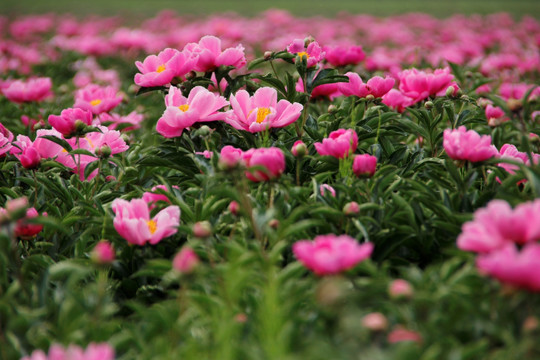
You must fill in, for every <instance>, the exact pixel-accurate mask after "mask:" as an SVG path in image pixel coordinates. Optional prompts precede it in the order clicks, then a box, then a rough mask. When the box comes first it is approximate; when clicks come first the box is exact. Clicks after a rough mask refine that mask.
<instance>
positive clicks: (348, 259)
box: [292, 234, 373, 275]
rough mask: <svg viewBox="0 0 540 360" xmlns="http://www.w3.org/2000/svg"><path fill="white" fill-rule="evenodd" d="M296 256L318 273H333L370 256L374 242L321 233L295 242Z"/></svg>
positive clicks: (294, 251) (350, 266)
mask: <svg viewBox="0 0 540 360" xmlns="http://www.w3.org/2000/svg"><path fill="white" fill-rule="evenodd" d="M292 250H293V253H294V256H296V258H297V259H298V261H300V262H301V263H302V264H303V265H304V266H305V267H307V268H308V269H310V270H312V271H313V272H315V274H317V275H332V274H337V273H340V272H342V271H345V270H348V269H351V268H353V267H354V266H356V265H357V264H358V263H359V262H361V261H362V260H365V259H367V258H369V256H370V255H371V252H372V251H373V244H372V243H364V244H361V245H360V244H359V243H358V242H357V241H356V240H355V239H353V238H352V237H350V236H348V235H341V236H336V235H332V234H329V235H319V236H317V237H315V239H314V240H313V241H309V240H301V241H297V242H296V243H294V244H293V247H292Z"/></svg>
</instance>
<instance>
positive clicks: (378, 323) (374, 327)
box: [362, 312, 388, 331]
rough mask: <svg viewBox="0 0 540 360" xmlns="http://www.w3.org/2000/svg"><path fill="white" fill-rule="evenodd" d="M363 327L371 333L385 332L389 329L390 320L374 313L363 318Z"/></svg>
mask: <svg viewBox="0 0 540 360" xmlns="http://www.w3.org/2000/svg"><path fill="white" fill-rule="evenodd" d="M362 326H363V327H365V328H367V329H369V330H371V331H384V330H386V328H388V320H387V319H386V316H384V315H383V314H381V313H380V312H374V313H370V314H367V315H366V316H364V317H363V318H362Z"/></svg>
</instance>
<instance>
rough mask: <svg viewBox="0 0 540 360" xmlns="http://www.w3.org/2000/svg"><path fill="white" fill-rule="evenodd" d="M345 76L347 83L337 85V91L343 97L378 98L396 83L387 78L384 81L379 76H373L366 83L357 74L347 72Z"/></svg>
mask: <svg viewBox="0 0 540 360" xmlns="http://www.w3.org/2000/svg"><path fill="white" fill-rule="evenodd" d="M345 75H346V76H347V77H348V78H349V82H348V83H339V90H340V91H341V93H342V94H343V95H345V96H351V95H356V96H358V97H360V98H365V97H366V96H368V95H373V97H375V98H380V97H383V95H385V94H386V93H388V92H389V91H390V89H392V87H393V86H394V84H395V82H396V81H395V80H394V79H393V78H391V77H388V76H387V77H386V78H384V79H383V78H382V77H380V76H374V77H372V78H371V79H369V80H368V82H367V83H364V82H363V81H362V79H361V78H360V75H358V74H357V73H353V72H348V73H346V74H345Z"/></svg>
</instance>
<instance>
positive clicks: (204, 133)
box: [195, 125, 212, 137]
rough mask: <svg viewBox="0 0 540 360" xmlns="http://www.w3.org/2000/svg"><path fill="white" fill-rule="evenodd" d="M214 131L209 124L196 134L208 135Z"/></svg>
mask: <svg viewBox="0 0 540 360" xmlns="http://www.w3.org/2000/svg"><path fill="white" fill-rule="evenodd" d="M211 133H212V129H210V128H209V127H208V126H206V125H203V126H201V127H200V128H199V129H197V131H195V136H201V137H206V136H208V135H210V134H211Z"/></svg>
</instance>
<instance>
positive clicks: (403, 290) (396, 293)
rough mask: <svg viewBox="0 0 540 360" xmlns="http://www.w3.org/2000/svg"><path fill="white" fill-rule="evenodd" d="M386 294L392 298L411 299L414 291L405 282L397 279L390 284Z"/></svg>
mask: <svg viewBox="0 0 540 360" xmlns="http://www.w3.org/2000/svg"><path fill="white" fill-rule="evenodd" d="M388 293H389V294H390V296H391V297H393V298H402V297H403V298H411V297H412V296H413V294H414V290H413V288H412V286H411V284H410V283H409V282H408V281H407V280H403V279H397V280H394V281H392V282H391V283H390V286H389V287H388Z"/></svg>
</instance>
